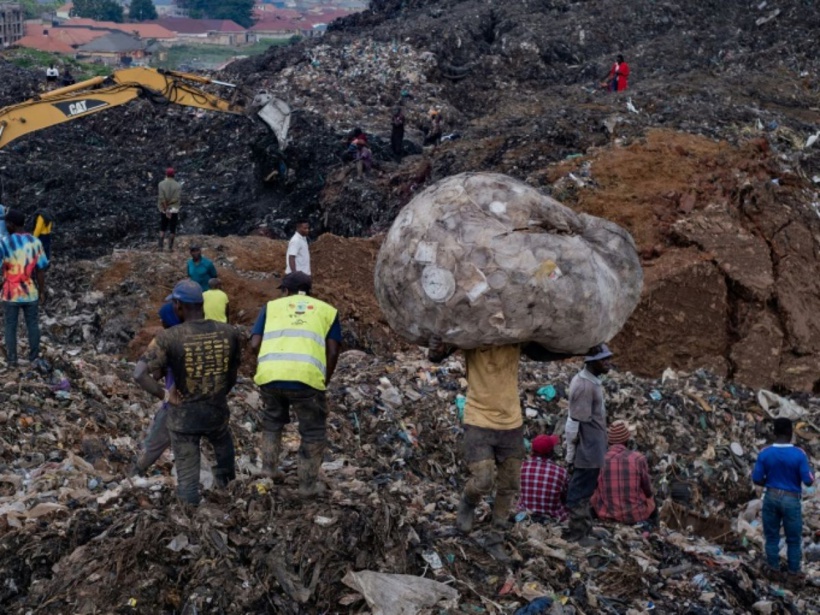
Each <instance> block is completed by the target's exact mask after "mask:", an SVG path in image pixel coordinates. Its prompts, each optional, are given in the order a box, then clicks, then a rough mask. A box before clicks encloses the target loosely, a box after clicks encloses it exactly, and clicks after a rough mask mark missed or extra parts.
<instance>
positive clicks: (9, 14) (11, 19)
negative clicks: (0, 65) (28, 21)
mask: <svg viewBox="0 0 820 615" xmlns="http://www.w3.org/2000/svg"><path fill="white" fill-rule="evenodd" d="M23 21H24V19H23V7H22V6H20V5H19V4H0V47H8V46H9V45H11V44H13V43H16V42H17V41H19V40H20V39H21V38H23V35H24V31H23Z"/></svg>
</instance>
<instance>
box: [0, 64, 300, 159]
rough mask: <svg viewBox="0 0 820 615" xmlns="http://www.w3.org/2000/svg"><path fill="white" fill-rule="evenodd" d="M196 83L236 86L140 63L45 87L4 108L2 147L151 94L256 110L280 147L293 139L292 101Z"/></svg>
mask: <svg viewBox="0 0 820 615" xmlns="http://www.w3.org/2000/svg"><path fill="white" fill-rule="evenodd" d="M194 84H213V85H218V86H223V87H228V88H232V89H234V90H235V91H236V92H237V93H238V88H237V87H236V86H235V85H234V84H232V83H225V82H224V81H217V80H216V79H211V78H209V77H203V76H201V75H195V74H193V73H182V72H177V71H170V70H162V69H154V68H146V67H135V68H126V69H123V70H119V71H115V72H114V73H112V74H111V75H110V76H108V77H94V78H93V79H88V80H86V81H82V82H80V83H75V84H73V85H69V86H66V87H62V88H58V89H55V90H52V91H50V92H45V93H43V94H41V95H39V96H37V97H35V98H32V99H31V100H27V101H25V102H22V103H18V104H16V105H11V106H9V107H5V108H4V109H0V148H2V147H4V146H5V145H7V144H8V143H10V142H11V141H13V140H14V139H17V138H19V137H21V136H23V135H25V134H28V133H30V132H34V131H37V130H42V129H43V128H48V127H49V126H54V125H55V124H60V123H63V122H68V121H70V120H74V119H77V118H80V117H84V116H86V115H90V114H91V113H97V112H99V111H103V110H105V109H108V108H110V107H115V106H119V105H124V104H126V103H128V102H130V101H132V100H134V99H135V98H138V97H145V98H148V99H149V100H151V101H152V102H154V103H157V104H176V105H183V106H187V107H195V108H198V109H204V110H209V111H219V112H222V113H235V114H243V115H256V116H257V117H259V119H261V120H262V121H263V122H264V123H265V124H266V125H267V126H268V127H269V128H270V129H271V130H272V131H273V133H274V134H275V135H276V138H277V140H278V141H279V147H280V149H284V148H285V147H286V146H287V143H288V130H289V128H290V113H291V111H290V106H289V105H288V104H287V103H286V102H285V101H284V100H281V99H279V98H276V97H275V96H273V95H272V94H271V93H270V92H267V91H264V92H260V93H258V94H257V95H256V96H255V97H254V98H253V99H252V100H253V102H252V103H251V104H250V105H248V106H247V107H246V106H245V105H243V104H241V103H237V102H236V101H235V99H236V97H234V100H227V99H224V98H220V97H219V96H215V95H214V94H211V93H210V92H206V91H205V90H202V89H201V88H199V87H197V85H194Z"/></svg>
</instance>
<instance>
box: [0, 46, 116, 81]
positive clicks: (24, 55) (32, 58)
mask: <svg viewBox="0 0 820 615" xmlns="http://www.w3.org/2000/svg"><path fill="white" fill-rule="evenodd" d="M2 58H3V59H4V60H7V61H8V62H11V63H12V64H14V65H16V66H19V67H20V68H28V69H31V70H41V71H42V72H43V75H45V71H46V68H48V67H49V66H50V65H51V64H54V65H55V66H57V67H58V68H59V69H60V72H62V70H63V68H64V67H66V66H68V68H69V70H70V71H71V74H72V75H74V78H75V79H76V80H77V81H82V80H83V79H90V78H91V77H98V76H100V75H108V74H110V73H111V70H112V69H111V67H109V66H105V65H103V64H93V63H90V62H78V61H77V60H75V59H74V58H69V57H67V56H64V55H60V54H59V53H49V52H47V51H38V50H37V49H26V48H23V47H19V48H17V49H9V50H6V51H4V52H3V53H2Z"/></svg>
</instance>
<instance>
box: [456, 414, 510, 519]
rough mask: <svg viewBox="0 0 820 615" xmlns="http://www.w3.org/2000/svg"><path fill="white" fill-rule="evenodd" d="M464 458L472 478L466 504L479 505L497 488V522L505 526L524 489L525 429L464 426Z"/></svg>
mask: <svg viewBox="0 0 820 615" xmlns="http://www.w3.org/2000/svg"><path fill="white" fill-rule="evenodd" d="M463 446H464V458H465V460H466V462H467V467H468V468H469V470H470V478H469V479H468V481H467V484H466V485H465V486H464V495H463V499H464V501H465V502H466V503H467V504H468V505H470V506H472V507H475V506H478V504H479V503H480V502H481V500H482V499H483V498H484V497H485V496H488V495H490V493H492V491H493V486H495V503H494V505H493V521H494V522H495V523H499V524H501V523H503V522H505V521H506V519H507V517H508V516H509V514H510V509H511V507H512V503H513V500H514V499H515V496H516V495H517V494H518V491H519V489H520V488H521V462H522V460H523V459H524V428H523V427H519V428H516V429H505V430H500V429H487V428H484V427H476V426H475V425H465V426H464V442H463Z"/></svg>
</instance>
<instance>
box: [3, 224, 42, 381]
mask: <svg viewBox="0 0 820 615" xmlns="http://www.w3.org/2000/svg"><path fill="white" fill-rule="evenodd" d="M25 222H26V217H25V215H23V212H21V211H17V210H16V209H9V210H8V211H7V212H6V228H7V230H8V233H9V235H8V237H6V238H5V239H3V240H2V241H0V260H2V266H3V315H4V319H5V340H6V360H7V361H8V366H9V367H11V368H16V367H17V322H18V319H19V317H20V310H22V311H23V318H24V319H25V321H26V331H27V333H28V359H29V361H31V362H32V363H35V362H36V361H37V360H38V359H39V358H40V320H39V316H40V305H43V304H45V301H46V276H45V270H46V269H47V268H48V258H47V257H46V254H45V250H43V244H42V243H40V240H39V239H37V238H36V237H33V236H32V235H30V234H29V233H26V232H25V231H23V226H24V225H25Z"/></svg>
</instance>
